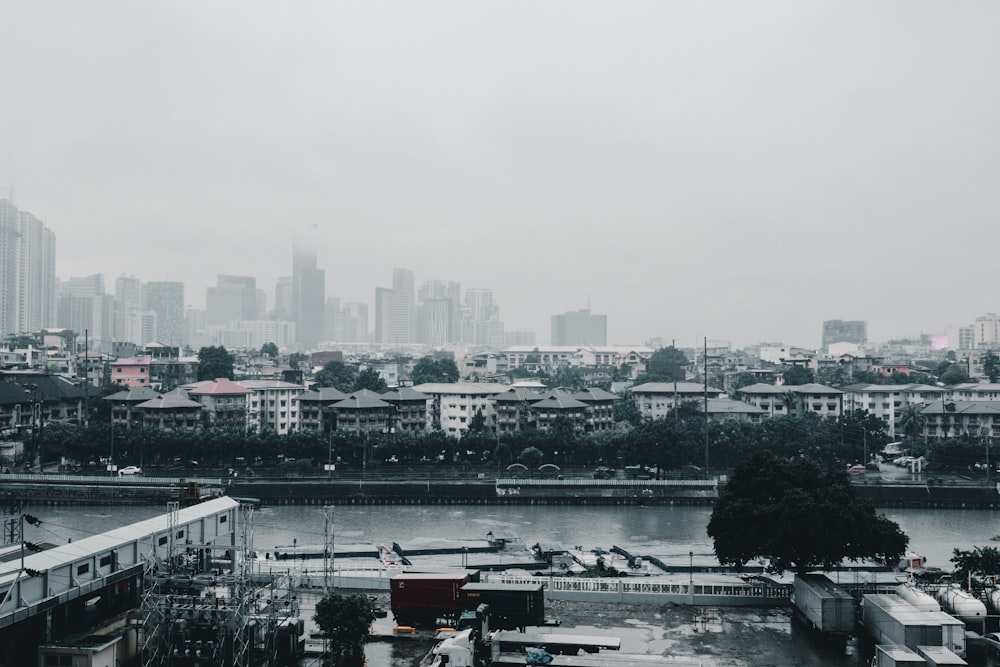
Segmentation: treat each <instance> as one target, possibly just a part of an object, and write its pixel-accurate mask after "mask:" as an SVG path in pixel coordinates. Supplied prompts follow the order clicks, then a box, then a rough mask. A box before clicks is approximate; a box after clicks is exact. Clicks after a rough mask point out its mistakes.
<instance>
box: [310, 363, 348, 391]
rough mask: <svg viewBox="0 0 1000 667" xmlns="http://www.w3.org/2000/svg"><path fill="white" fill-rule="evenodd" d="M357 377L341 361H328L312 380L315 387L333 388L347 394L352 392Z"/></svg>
mask: <svg viewBox="0 0 1000 667" xmlns="http://www.w3.org/2000/svg"><path fill="white" fill-rule="evenodd" d="M357 375H358V374H357V371H355V370H354V369H353V368H351V367H350V366H348V365H347V364H345V363H344V362H343V361H330V362H327V363H326V365H324V366H323V368H321V369H320V370H319V371H318V372H317V373H316V377H315V378H314V379H315V380H316V386H317V387H335V388H337V389H339V390H340V391H342V392H344V393H345V394H349V393H351V392H352V391H354V382H355V380H356V379H357Z"/></svg>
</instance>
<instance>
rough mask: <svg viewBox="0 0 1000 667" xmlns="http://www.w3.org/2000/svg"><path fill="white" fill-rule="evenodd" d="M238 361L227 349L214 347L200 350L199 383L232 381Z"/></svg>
mask: <svg viewBox="0 0 1000 667" xmlns="http://www.w3.org/2000/svg"><path fill="white" fill-rule="evenodd" d="M235 364H236V359H235V358H234V357H233V355H232V354H230V353H229V352H228V351H227V350H226V348H225V347H223V346H222V345H219V346H218V347H216V346H214V345H212V346H210V347H203V348H201V349H200V350H198V381H199V382H201V381H202V380H215V379H217V378H227V379H229V380H232V379H233V377H234V375H233V366H234V365H235Z"/></svg>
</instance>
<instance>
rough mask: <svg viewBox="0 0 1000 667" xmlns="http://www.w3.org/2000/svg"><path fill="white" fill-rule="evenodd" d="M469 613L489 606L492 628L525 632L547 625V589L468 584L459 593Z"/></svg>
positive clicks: (530, 585) (517, 585) (464, 607)
mask: <svg viewBox="0 0 1000 667" xmlns="http://www.w3.org/2000/svg"><path fill="white" fill-rule="evenodd" d="M459 596H460V597H461V599H462V607H463V609H464V610H465V611H466V612H472V611H475V610H476V608H477V607H479V605H481V604H486V605H489V615H490V627H491V628H494V629H497V630H513V629H514V628H521V629H524V628H525V627H527V626H529V625H531V626H533V625H544V624H545V586H544V585H542V584H481V583H474V582H473V583H468V584H465V585H464V586H462V588H461V590H460V591H459Z"/></svg>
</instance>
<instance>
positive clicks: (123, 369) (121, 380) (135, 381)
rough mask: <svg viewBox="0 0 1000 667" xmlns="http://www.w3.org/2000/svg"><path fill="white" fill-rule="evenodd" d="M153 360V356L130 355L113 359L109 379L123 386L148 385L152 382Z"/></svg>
mask: <svg viewBox="0 0 1000 667" xmlns="http://www.w3.org/2000/svg"><path fill="white" fill-rule="evenodd" d="M152 362H153V360H152V358H151V357H128V358H126V359H118V360H117V361H112V362H111V364H110V367H111V377H110V378H109V380H110V382H111V384H117V385H121V386H123V387H148V386H149V385H150V384H151V381H150V378H151V377H152V376H151V374H150V367H151V366H152Z"/></svg>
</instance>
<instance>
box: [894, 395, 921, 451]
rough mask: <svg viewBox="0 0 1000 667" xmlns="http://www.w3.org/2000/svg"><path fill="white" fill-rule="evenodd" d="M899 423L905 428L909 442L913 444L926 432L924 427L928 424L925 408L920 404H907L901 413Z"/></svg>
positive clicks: (904, 432)
mask: <svg viewBox="0 0 1000 667" xmlns="http://www.w3.org/2000/svg"><path fill="white" fill-rule="evenodd" d="M899 425H900V427H902V429H903V434H904V435H905V436H906V440H907V443H908V444H910V445H911V446H912V444H913V441H914V440H916V439H917V436H919V435H920V434H921V433H923V432H924V427H925V426H926V425H927V417H926V416H924V413H923V408H922V407H920V406H919V405H907V406H906V407H905V408H903V411H902V412H901V413H900V415H899Z"/></svg>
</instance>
